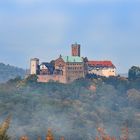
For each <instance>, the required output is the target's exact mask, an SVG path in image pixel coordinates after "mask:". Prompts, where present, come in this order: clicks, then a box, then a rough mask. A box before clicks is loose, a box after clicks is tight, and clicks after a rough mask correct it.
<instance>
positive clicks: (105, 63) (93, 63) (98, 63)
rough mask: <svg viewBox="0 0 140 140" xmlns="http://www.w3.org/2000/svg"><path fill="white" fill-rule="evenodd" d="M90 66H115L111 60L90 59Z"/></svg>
mask: <svg viewBox="0 0 140 140" xmlns="http://www.w3.org/2000/svg"><path fill="white" fill-rule="evenodd" d="M88 65H89V66H101V67H114V68H115V66H114V65H113V63H112V62H111V61H88Z"/></svg>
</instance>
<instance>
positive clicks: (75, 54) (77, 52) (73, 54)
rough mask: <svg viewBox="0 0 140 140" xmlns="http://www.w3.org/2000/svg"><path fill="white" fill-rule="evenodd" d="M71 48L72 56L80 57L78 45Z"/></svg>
mask: <svg viewBox="0 0 140 140" xmlns="http://www.w3.org/2000/svg"><path fill="white" fill-rule="evenodd" d="M71 48H72V56H79V57H80V53H81V52H80V44H77V43H75V44H72V45H71Z"/></svg>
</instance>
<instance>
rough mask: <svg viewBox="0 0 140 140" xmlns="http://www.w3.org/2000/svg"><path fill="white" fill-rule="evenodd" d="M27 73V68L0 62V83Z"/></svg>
mask: <svg viewBox="0 0 140 140" xmlns="http://www.w3.org/2000/svg"><path fill="white" fill-rule="evenodd" d="M24 75H25V70H23V69H21V68H18V67H14V66H11V65H9V64H8V65H5V64H4V63H0V83H3V82H6V81H8V80H9V79H12V78H15V77H17V76H21V77H23V76H24Z"/></svg>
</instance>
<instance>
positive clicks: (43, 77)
mask: <svg viewBox="0 0 140 140" xmlns="http://www.w3.org/2000/svg"><path fill="white" fill-rule="evenodd" d="M37 81H38V82H44V83H45V82H46V83H47V82H49V81H55V82H60V83H67V81H66V78H65V76H63V75H38V80H37Z"/></svg>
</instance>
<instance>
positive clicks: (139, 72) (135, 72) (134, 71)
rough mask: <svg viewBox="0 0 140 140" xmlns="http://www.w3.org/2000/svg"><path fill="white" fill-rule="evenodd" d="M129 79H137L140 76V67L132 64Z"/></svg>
mask: <svg viewBox="0 0 140 140" xmlns="http://www.w3.org/2000/svg"><path fill="white" fill-rule="evenodd" d="M128 78H129V80H136V79H138V78H140V67H137V66H132V67H131V68H130V69H129V71H128Z"/></svg>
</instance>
